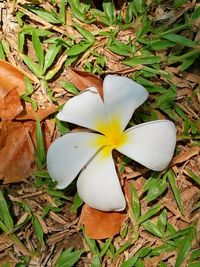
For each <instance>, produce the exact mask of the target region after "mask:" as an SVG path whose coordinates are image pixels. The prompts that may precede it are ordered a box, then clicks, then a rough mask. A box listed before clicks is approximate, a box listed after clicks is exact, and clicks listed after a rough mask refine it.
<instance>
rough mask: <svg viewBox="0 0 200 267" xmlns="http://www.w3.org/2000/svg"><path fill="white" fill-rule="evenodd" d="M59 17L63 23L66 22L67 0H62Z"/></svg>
mask: <svg viewBox="0 0 200 267" xmlns="http://www.w3.org/2000/svg"><path fill="white" fill-rule="evenodd" d="M59 19H60V21H61V22H62V23H63V24H65V20H66V10H65V0H60V12H59Z"/></svg>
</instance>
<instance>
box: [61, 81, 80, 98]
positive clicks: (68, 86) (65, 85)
mask: <svg viewBox="0 0 200 267" xmlns="http://www.w3.org/2000/svg"><path fill="white" fill-rule="evenodd" d="M60 85H61V86H62V87H63V88H64V89H65V90H67V91H68V92H69V93H72V94H74V95H77V94H79V93H80V92H79V90H78V89H77V88H76V86H75V85H73V83H70V82H65V81H61V82H60Z"/></svg>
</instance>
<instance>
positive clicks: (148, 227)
mask: <svg viewBox="0 0 200 267" xmlns="http://www.w3.org/2000/svg"><path fill="white" fill-rule="evenodd" d="M142 227H143V228H144V229H145V230H147V231H148V232H150V233H152V234H153V235H155V236H158V237H162V232H161V231H160V230H159V228H158V226H157V225H155V224H154V223H152V222H151V221H150V220H148V221H145V222H144V223H142Z"/></svg>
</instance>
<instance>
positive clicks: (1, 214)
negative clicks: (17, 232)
mask: <svg viewBox="0 0 200 267" xmlns="http://www.w3.org/2000/svg"><path fill="white" fill-rule="evenodd" d="M0 219H1V221H2V222H3V223H4V224H5V226H6V227H7V229H8V230H11V229H12V228H13V226H14V224H13V219H12V217H11V215H10V212H9V209H8V205H7V202H6V200H5V198H4V196H3V193H2V191H1V190H0Z"/></svg>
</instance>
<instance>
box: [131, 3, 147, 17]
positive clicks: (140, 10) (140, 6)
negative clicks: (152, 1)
mask: <svg viewBox="0 0 200 267" xmlns="http://www.w3.org/2000/svg"><path fill="white" fill-rule="evenodd" d="M133 3H134V7H135V9H136V11H137V12H138V13H139V14H142V13H144V12H145V11H146V8H145V1H144V0H134V1H133Z"/></svg>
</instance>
